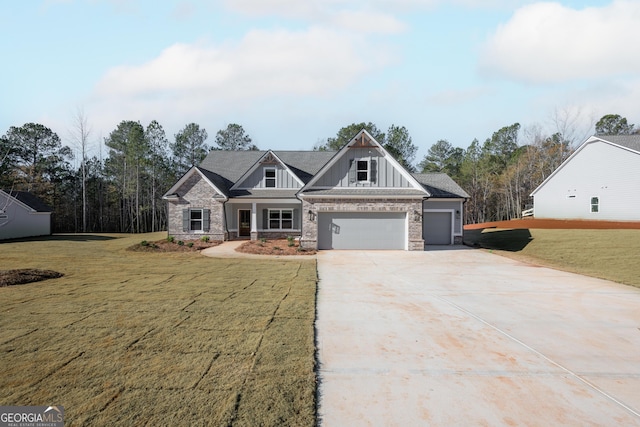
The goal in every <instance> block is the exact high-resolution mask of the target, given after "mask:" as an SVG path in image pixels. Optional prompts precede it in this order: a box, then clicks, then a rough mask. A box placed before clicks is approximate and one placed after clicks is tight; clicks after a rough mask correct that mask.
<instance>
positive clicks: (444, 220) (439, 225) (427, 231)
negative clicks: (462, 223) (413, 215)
mask: <svg viewBox="0 0 640 427" xmlns="http://www.w3.org/2000/svg"><path fill="white" fill-rule="evenodd" d="M451 221H452V215H451V212H425V213H424V215H423V216H422V238H423V239H424V244H425V245H450V244H451Z"/></svg>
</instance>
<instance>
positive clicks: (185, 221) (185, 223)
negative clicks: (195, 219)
mask: <svg viewBox="0 0 640 427" xmlns="http://www.w3.org/2000/svg"><path fill="white" fill-rule="evenodd" d="M190 219H191V218H189V209H182V231H189V220H190Z"/></svg>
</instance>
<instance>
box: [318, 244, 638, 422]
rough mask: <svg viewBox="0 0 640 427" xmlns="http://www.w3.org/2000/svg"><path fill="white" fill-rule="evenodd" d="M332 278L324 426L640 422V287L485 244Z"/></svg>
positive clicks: (354, 257) (358, 266) (346, 256)
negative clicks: (520, 258) (532, 261)
mask: <svg viewBox="0 0 640 427" xmlns="http://www.w3.org/2000/svg"><path fill="white" fill-rule="evenodd" d="M318 272H319V277H320V282H319V290H318V317H317V323H316V327H317V336H318V356H319V362H320V370H319V372H320V388H319V390H320V396H319V404H320V406H319V415H320V422H321V425H323V426H366V425H371V426H391V425H395V426H413V425H430V426H455V425H460V426H472V425H473V426H476V425H480V426H482V425H484V426H501V425H504V426H516V425H517V426H521V425H530V426H547V425H553V426H557V425H571V426H589V425H594V426H595V425H597V426H610V425H619V426H640V289H637V288H632V287H628V286H624V285H619V284H616V283H612V282H608V281H604V280H598V279H592V278H588V277H584V276H580V275H576V274H570V273H564V272H560V271H556V270H552V269H547V268H540V267H535V266H531V265H527V264H523V263H519V262H517V261H512V260H509V259H506V258H502V257H499V256H497V255H493V254H490V253H487V252H483V251H480V250H471V249H467V250H432V251H426V252H401V251H365V252H361V251H323V252H320V253H319V254H318Z"/></svg>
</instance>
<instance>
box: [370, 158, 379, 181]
mask: <svg viewBox="0 0 640 427" xmlns="http://www.w3.org/2000/svg"><path fill="white" fill-rule="evenodd" d="M369 165H370V166H369V167H370V169H371V170H370V171H369V174H370V176H369V181H371V182H372V183H374V184H375V183H376V180H377V178H378V161H377V160H376V159H371V163H369Z"/></svg>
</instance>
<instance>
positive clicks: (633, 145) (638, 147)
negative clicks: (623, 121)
mask: <svg viewBox="0 0 640 427" xmlns="http://www.w3.org/2000/svg"><path fill="white" fill-rule="evenodd" d="M598 138H600V139H604V140H605V141H609V142H612V143H614V144H617V145H621V146H623V147H626V148H630V149H631V150H634V151H637V152H640V135H598Z"/></svg>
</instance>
